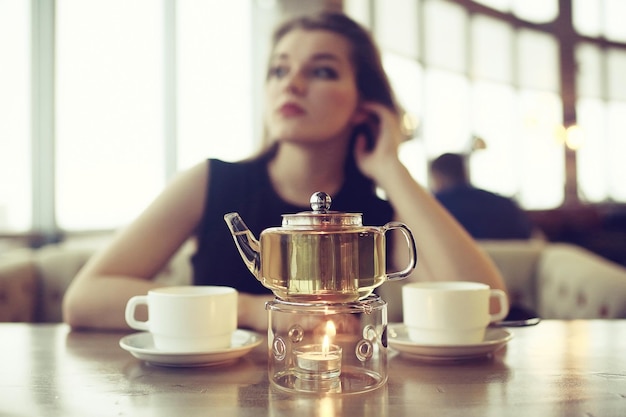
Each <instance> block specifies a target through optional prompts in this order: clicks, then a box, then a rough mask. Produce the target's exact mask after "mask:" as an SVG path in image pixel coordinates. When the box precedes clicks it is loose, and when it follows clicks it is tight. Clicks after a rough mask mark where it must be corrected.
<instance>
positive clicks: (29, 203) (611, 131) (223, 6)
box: [0, 0, 626, 265]
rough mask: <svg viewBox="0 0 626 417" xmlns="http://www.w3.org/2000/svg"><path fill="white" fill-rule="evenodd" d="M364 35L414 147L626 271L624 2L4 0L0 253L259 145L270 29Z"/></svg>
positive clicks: (421, 167) (93, 225)
mask: <svg viewBox="0 0 626 417" xmlns="http://www.w3.org/2000/svg"><path fill="white" fill-rule="evenodd" d="M324 7H327V8H333V9H337V8H343V9H344V10H345V11H346V12H347V13H349V14H350V15H351V16H353V17H355V18H356V19H357V20H359V21H360V22H362V23H363V24H364V25H366V26H368V27H369V28H371V30H372V32H373V34H374V36H375V38H376V39H377V40H378V42H379V44H380V45H381V48H382V51H383V54H384V64H385V67H386V69H387V70H388V72H389V74H390V76H391V79H392V83H393V85H394V87H395V88H396V92H397V94H398V98H399V100H400V102H401V104H402V105H403V107H404V108H405V110H406V120H405V121H406V123H407V125H409V127H411V128H412V129H413V131H414V138H413V139H412V140H410V141H408V142H406V143H404V144H403V145H402V149H401V156H402V158H403V160H404V161H405V162H406V164H407V166H408V167H409V169H410V170H411V172H412V174H413V175H414V176H415V177H416V178H417V179H418V180H419V181H420V182H422V183H423V184H427V183H428V178H427V166H428V160H430V159H432V158H434V157H436V156H438V155H439V154H441V153H442V152H463V153H467V154H468V155H469V161H470V172H471V179H472V182H473V183H474V184H475V185H477V186H479V187H482V188H486V189H489V190H492V191H495V192H498V193H500V194H504V195H508V196H512V197H515V198H516V199H517V201H518V202H519V203H520V205H521V206H522V207H523V208H524V209H525V210H527V211H528V212H529V213H530V215H531V218H532V219H533V220H534V222H535V224H536V226H537V227H538V228H539V229H541V231H542V232H543V233H544V235H545V236H546V238H547V239H549V240H551V241H565V242H572V243H576V244H579V245H581V246H584V247H586V248H588V249H590V250H592V251H594V252H596V253H598V254H600V255H602V256H604V257H606V258H608V259H611V260H614V261H616V262H619V263H622V264H624V265H626V181H625V179H626V164H625V163H624V157H625V156H626V77H624V74H626V26H625V25H624V24H623V21H622V18H623V16H626V2H623V1H622V0H480V1H478V0H475V1H471V0H391V1H389V0H388V1H382V0H346V1H340V0H317V1H314V0H234V1H228V2H224V1H219V0H210V1H203V0H161V1H154V0H56V1H54V0H30V1H28V0H0V238H1V239H0V253H2V251H4V250H8V249H10V248H13V247H15V246H20V245H22V246H30V247H40V246H42V245H45V244H47V243H53V242H59V241H62V240H64V239H70V238H73V237H80V236H86V235H91V234H98V233H108V232H110V231H111V230H113V229H116V228H118V227H120V226H123V225H124V224H126V223H128V222H129V221H131V220H132V219H133V218H134V217H135V216H136V215H137V214H138V213H139V212H140V211H141V210H142V209H143V208H144V207H145V206H146V205H147V204H148V203H149V202H150V201H151V200H152V199H153V198H154V197H155V196H156V194H157V193H158V192H159V191H160V190H161V189H162V188H163V186H164V185H165V183H166V182H167V181H168V179H170V178H171V177H172V175H174V174H175V173H176V172H177V171H179V170H181V169H184V168H187V167H188V166H190V165H192V164H194V163H197V162H199V161H200V160H202V159H203V158H206V157H218V158H222V159H226V160H237V159H241V158H244V157H246V156H249V155H250V154H252V153H253V152H254V151H255V150H257V149H258V147H259V146H260V145H261V144H260V142H259V140H260V137H261V112H262V109H261V106H262V88H263V87H262V86H263V79H264V76H265V67H266V56H267V53H268V41H269V36H270V33H271V29H272V28H273V27H274V25H275V24H276V23H277V22H278V21H280V20H281V19H282V18H283V17H284V16H286V15H290V14H294V13H303V12H309V11H314V10H316V9H319V8H324Z"/></svg>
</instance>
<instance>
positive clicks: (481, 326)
mask: <svg viewBox="0 0 626 417" xmlns="http://www.w3.org/2000/svg"><path fill="white" fill-rule="evenodd" d="M494 299H495V300H497V301H498V305H499V307H500V309H499V310H498V313H494V314H489V308H490V305H491V300H494ZM508 310H509V303H508V299H507V297H506V294H505V293H504V291H501V290H496V289H491V288H490V287H489V286H488V285H486V284H481V283H477V282H466V281H447V282H419V283H410V284H406V285H404V286H403V287H402V314H403V318H404V325H405V326H406V329H407V332H408V335H409V339H410V340H411V341H413V342H416V343H423V344H436V345H468V344H477V343H481V342H482V341H483V339H484V337H485V330H486V328H487V326H488V325H489V323H492V322H495V321H498V320H502V319H503V318H504V317H505V316H506V315H507V313H508Z"/></svg>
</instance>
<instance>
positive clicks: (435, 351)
mask: <svg viewBox="0 0 626 417" xmlns="http://www.w3.org/2000/svg"><path fill="white" fill-rule="evenodd" d="M512 338H513V334H511V333H510V332H509V331H507V330H505V329H501V328H487V331H486V332H485V338H484V340H483V341H482V342H481V343H477V344H472V345H432V344H420V343H416V342H413V341H412V340H410V339H409V337H408V334H407V330H406V327H405V325H404V324H402V323H392V324H389V326H388V340H389V346H390V347H391V348H393V349H395V350H397V351H398V352H400V353H401V354H403V355H405V356H408V357H411V358H414V359H419V360H423V361H429V362H431V361H451V360H452V361H454V360H464V359H471V358H479V357H485V356H488V355H491V354H493V353H494V352H496V351H497V350H498V349H500V348H502V347H503V346H504V345H505V344H506V343H507V342H508V341H509V340H511V339H512Z"/></svg>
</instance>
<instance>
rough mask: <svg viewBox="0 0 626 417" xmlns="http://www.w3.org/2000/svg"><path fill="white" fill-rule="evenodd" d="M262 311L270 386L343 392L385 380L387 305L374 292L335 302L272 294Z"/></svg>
mask: <svg viewBox="0 0 626 417" xmlns="http://www.w3.org/2000/svg"><path fill="white" fill-rule="evenodd" d="M266 309H267V310H268V314H269V317H268V318H269V327H268V348H269V349H268V350H269V360H268V373H269V378H270V382H271V384H272V386H274V387H276V388H278V389H280V390H283V391H287V392H293V393H303V392H305V393H306V392H308V393H317V394H348V393H359V392H367V391H372V390H374V389H376V388H378V387H380V386H383V385H384V384H385V383H386V382H387V303H386V302H385V301H383V300H382V299H381V298H380V297H379V296H377V295H370V296H368V297H367V298H365V299H363V300H360V301H356V302H351V303H336V304H328V303H295V302H288V301H283V300H281V299H279V298H276V299H275V300H273V301H270V302H268V303H267V304H266Z"/></svg>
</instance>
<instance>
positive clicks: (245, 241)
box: [224, 213, 261, 279]
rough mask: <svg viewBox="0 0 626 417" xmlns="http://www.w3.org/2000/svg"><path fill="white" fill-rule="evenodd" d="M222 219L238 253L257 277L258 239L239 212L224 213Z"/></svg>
mask: <svg viewBox="0 0 626 417" xmlns="http://www.w3.org/2000/svg"><path fill="white" fill-rule="evenodd" d="M224 221H225V222H226V224H227V225H228V228H229V229H230V233H231V234H232V235H233V239H234V240H235V244H236V245H237V249H239V254H240V255H241V258H242V259H243V262H244V263H245V264H246V266H247V267H248V269H249V270H250V272H252V274H253V275H254V276H255V277H256V278H257V279H259V270H260V268H261V252H260V245H259V241H258V240H257V239H256V238H255V237H254V235H253V234H252V232H251V231H250V229H248V226H246V224H245V223H244V221H243V219H242V218H241V217H240V216H239V213H228V214H225V215H224Z"/></svg>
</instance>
